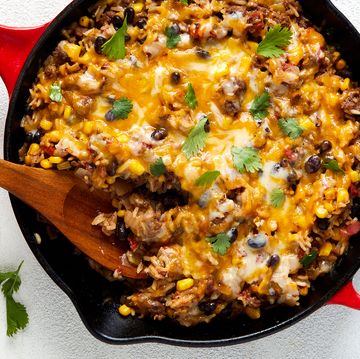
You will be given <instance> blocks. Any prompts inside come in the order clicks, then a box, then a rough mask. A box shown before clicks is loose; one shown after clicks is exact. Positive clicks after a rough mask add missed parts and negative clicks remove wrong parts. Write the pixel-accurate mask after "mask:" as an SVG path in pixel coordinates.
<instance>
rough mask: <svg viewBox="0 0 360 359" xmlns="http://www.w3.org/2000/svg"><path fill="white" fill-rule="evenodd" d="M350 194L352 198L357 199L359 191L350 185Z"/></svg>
mask: <svg viewBox="0 0 360 359" xmlns="http://www.w3.org/2000/svg"><path fill="white" fill-rule="evenodd" d="M350 194H351V196H352V197H357V196H358V195H359V190H358V188H357V187H356V186H355V185H354V184H353V183H352V184H351V185H350Z"/></svg>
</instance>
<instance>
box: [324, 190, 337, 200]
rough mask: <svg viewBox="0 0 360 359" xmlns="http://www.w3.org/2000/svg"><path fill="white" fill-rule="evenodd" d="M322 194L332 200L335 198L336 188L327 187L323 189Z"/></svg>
mask: <svg viewBox="0 0 360 359" xmlns="http://www.w3.org/2000/svg"><path fill="white" fill-rule="evenodd" d="M324 195H325V198H326V199H327V200H333V199H335V198H336V189H335V188H328V189H327V190H325V192H324Z"/></svg>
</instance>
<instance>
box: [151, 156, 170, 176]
mask: <svg viewBox="0 0 360 359" xmlns="http://www.w3.org/2000/svg"><path fill="white" fill-rule="evenodd" d="M165 172H166V167H165V165H164V162H163V159H162V157H159V158H158V159H157V160H156V161H155V162H154V163H152V164H151V165H150V173H151V174H152V175H153V176H156V177H160V176H161V175H163V174H164V173H165Z"/></svg>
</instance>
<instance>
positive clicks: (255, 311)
mask: <svg viewBox="0 0 360 359" xmlns="http://www.w3.org/2000/svg"><path fill="white" fill-rule="evenodd" d="M245 313H246V314H247V315H248V316H249V317H250V318H251V319H259V318H260V308H251V307H245Z"/></svg>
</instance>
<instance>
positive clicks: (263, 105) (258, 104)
mask: <svg viewBox="0 0 360 359" xmlns="http://www.w3.org/2000/svg"><path fill="white" fill-rule="evenodd" d="M269 106H270V95H269V93H268V92H267V91H264V92H263V93H262V94H261V95H260V96H256V97H255V99H254V101H253V102H252V104H251V107H250V112H251V114H252V115H253V116H254V119H255V120H257V121H260V120H262V119H263V118H264V117H266V116H267V115H268V114H269V111H268V107H269Z"/></svg>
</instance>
